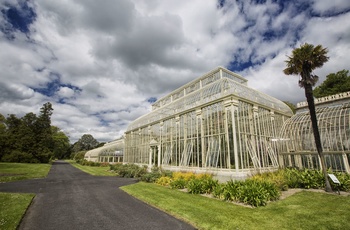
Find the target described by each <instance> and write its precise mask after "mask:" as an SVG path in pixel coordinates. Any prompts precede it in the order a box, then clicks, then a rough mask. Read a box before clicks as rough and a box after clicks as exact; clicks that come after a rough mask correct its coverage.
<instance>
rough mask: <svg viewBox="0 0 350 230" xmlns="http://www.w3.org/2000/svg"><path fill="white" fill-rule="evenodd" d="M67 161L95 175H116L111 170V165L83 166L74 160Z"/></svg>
mask: <svg viewBox="0 0 350 230" xmlns="http://www.w3.org/2000/svg"><path fill="white" fill-rule="evenodd" d="M66 162H68V163H70V164H71V165H73V166H74V167H76V168H78V169H80V170H82V171H84V172H86V173H89V174H90V175H93V176H116V174H115V173H114V172H110V171H109V166H108V167H95V166H94V167H92V166H85V165H84V166H83V165H80V164H77V163H76V162H75V161H74V160H66Z"/></svg>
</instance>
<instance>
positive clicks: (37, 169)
mask: <svg viewBox="0 0 350 230" xmlns="http://www.w3.org/2000/svg"><path fill="white" fill-rule="evenodd" d="M50 168H51V165H50V164H24V163H0V183H3V182H10V181H17V180H26V179H33V178H43V177H46V176H47V174H48V173H49V171H50ZM34 196H35V195H34V194H19V193H0V229H6V230H7V229H17V225H18V224H19V222H20V221H21V219H22V217H23V215H24V213H25V212H26V210H27V208H28V206H29V205H30V203H31V201H32V199H33V198H34Z"/></svg>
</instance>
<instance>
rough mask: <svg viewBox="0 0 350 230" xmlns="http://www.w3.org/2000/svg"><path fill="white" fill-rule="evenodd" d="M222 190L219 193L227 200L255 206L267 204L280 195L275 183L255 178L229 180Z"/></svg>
mask: <svg viewBox="0 0 350 230" xmlns="http://www.w3.org/2000/svg"><path fill="white" fill-rule="evenodd" d="M220 192H221V194H220V193H219V194H218V195H220V196H221V197H224V199H225V200H231V201H239V202H242V203H245V204H249V205H252V206H255V207H258V206H265V205H266V204H267V202H268V201H272V200H277V199H279V196H280V192H279V190H278V187H277V186H276V185H275V184H274V183H271V182H266V181H259V180H253V179H248V180H246V181H229V182H227V183H226V185H225V187H224V188H221V191H220Z"/></svg>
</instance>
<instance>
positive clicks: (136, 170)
mask: <svg viewBox="0 0 350 230" xmlns="http://www.w3.org/2000/svg"><path fill="white" fill-rule="evenodd" d="M110 169H111V170H113V171H115V172H116V173H117V175H118V176H120V177H126V178H141V177H142V176H143V175H144V174H146V173H147V166H141V167H140V166H138V165H135V164H125V165H123V164H115V165H111V166H110Z"/></svg>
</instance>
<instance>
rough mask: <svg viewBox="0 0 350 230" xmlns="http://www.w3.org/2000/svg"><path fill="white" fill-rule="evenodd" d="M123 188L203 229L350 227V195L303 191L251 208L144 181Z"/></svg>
mask: <svg viewBox="0 0 350 230" xmlns="http://www.w3.org/2000/svg"><path fill="white" fill-rule="evenodd" d="M122 189H123V190H124V191H126V192H127V193H129V194H131V195H133V196H135V197H136V198H138V199H140V200H143V201H145V202H146V203H149V204H151V205H153V206H155V207H158V208H160V209H162V210H164V211H166V212H168V213H170V214H172V215H174V216H176V217H178V218H180V219H183V220H185V221H186V222H189V223H191V224H192V225H194V226H195V227H197V228H199V229H327V230H328V229H350V196H347V197H344V196H339V195H332V194H324V193H316V192H308V191H303V192H300V193H297V194H294V195H292V196H290V197H288V198H286V199H284V200H280V201H277V202H273V203H269V204H268V205H267V206H266V207H259V208H250V207H243V206H239V205H236V204H232V203H228V202H224V201H220V200H216V199H212V198H207V197H204V196H201V195H192V194H188V193H184V192H181V191H178V190H172V189H169V188H166V187H162V186H159V185H156V184H148V183H143V182H141V183H137V184H133V185H128V186H125V187H122Z"/></svg>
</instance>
